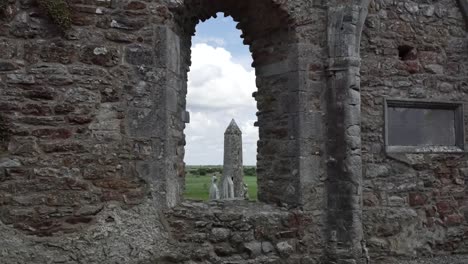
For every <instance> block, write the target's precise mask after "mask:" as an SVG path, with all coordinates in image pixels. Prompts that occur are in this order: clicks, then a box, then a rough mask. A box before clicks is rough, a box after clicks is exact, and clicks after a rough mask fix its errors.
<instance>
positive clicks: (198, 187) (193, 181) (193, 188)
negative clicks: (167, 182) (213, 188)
mask: <svg viewBox="0 0 468 264" xmlns="http://www.w3.org/2000/svg"><path fill="white" fill-rule="evenodd" d="M244 182H245V183H247V185H248V186H249V198H250V200H257V177H255V176H248V175H246V176H244ZM210 184H211V176H201V175H193V174H187V177H186V178H185V193H184V197H185V198H186V199H196V200H205V201H207V200H208V196H209V192H210V191H209V189H210Z"/></svg>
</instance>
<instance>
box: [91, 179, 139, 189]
mask: <svg viewBox="0 0 468 264" xmlns="http://www.w3.org/2000/svg"><path fill="white" fill-rule="evenodd" d="M94 185H95V186H97V187H101V188H106V189H113V190H122V189H133V188H138V184H136V183H133V182H130V181H126V180H122V179H104V180H98V181H95V182H94Z"/></svg>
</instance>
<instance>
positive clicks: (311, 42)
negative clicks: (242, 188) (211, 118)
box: [0, 0, 468, 264]
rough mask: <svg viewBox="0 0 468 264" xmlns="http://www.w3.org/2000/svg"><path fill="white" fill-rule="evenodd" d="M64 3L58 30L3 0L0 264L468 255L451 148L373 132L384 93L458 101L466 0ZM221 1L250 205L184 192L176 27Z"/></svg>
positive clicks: (181, 60) (185, 50) (182, 43)
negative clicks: (249, 123) (246, 88)
mask: <svg viewBox="0 0 468 264" xmlns="http://www.w3.org/2000/svg"><path fill="white" fill-rule="evenodd" d="M67 2H69V4H70V5H71V7H72V8H73V12H72V17H71V21H72V28H71V29H70V30H68V31H66V32H61V31H60V30H59V28H58V27H57V26H56V25H54V23H53V22H52V20H51V19H50V17H49V16H48V14H46V12H44V10H41V9H39V8H38V7H37V5H36V4H35V1H29V0H8V1H3V5H1V6H2V8H3V9H2V10H0V159H1V162H0V163H1V164H2V165H1V166H0V222H1V223H0V238H6V239H0V256H1V260H0V262H6V263H8V264H10V263H21V264H23V263H139V264H142V263H144V264H146V263H162V264H168V263H186V264H188V263H190V264H194V263H198V264H201V263H203V264H207V263H216V264H218V263H365V260H364V259H365V257H366V256H365V254H364V253H363V249H365V248H367V249H368V253H369V255H370V257H371V263H400V262H401V263H410V262H405V261H403V260H405V259H412V258H414V259H418V258H421V257H422V256H432V255H434V256H442V255H447V254H460V256H458V257H455V256H454V257H448V256H447V257H434V259H433V260H426V259H420V260H415V263H418V262H419V263H457V262H461V263H465V262H466V261H465V259H466V258H465V257H464V256H463V254H466V253H467V252H468V243H467V241H468V237H467V234H468V229H467V226H468V225H467V217H468V213H467V212H468V209H467V208H468V205H467V198H466V175H467V174H468V173H466V171H467V170H468V169H467V168H468V162H467V157H466V155H464V154H463V153H458V154H457V153H444V154H440V153H429V152H425V153H399V154H389V153H385V147H384V141H383V136H384V135H383V128H384V120H383V98H384V97H387V98H404V99H412V98H418V99H425V100H436V101H439V100H440V101H462V102H466V101H468V98H467V93H468V85H467V83H468V79H467V76H468V72H467V69H468V66H467V63H468V52H467V47H468V45H466V44H467V38H466V11H467V6H468V4H467V1H466V0H459V1H454V0H440V1H423V0H418V1H416V0H405V1H403V0H396V1H390V0H371V1H365V0H362V1H360V0H353V1H338V0H330V1H305V0H297V1H296V0H295V1H292V0H265V1H239V0H224V1H211V0H185V1H176V0H148V1H139V0H121V1H120V0H119V1H107V0H106V1H100V0H86V1H81V0H70V1H67ZM219 11H223V12H225V13H226V14H228V15H231V16H232V17H233V18H234V20H235V21H238V28H239V29H241V30H242V32H243V34H242V37H243V41H244V43H245V44H246V45H249V48H250V50H251V52H252V57H253V60H254V63H253V66H254V67H255V71H256V77H257V78H256V84H257V87H258V92H256V93H254V97H255V99H256V101H257V108H258V113H257V116H258V121H257V122H256V125H258V127H259V134H260V140H259V142H258V149H257V150H258V155H257V157H258V162H257V174H258V184H259V185H258V199H259V200H260V201H261V202H263V203H259V204H251V203H246V202H245V201H230V202H226V203H221V202H220V203H212V204H200V203H184V202H183V199H182V193H183V191H184V174H185V169H184V165H185V164H184V162H183V159H184V154H185V150H184V146H185V143H186V142H185V136H184V133H183V131H184V128H185V126H186V122H187V121H188V118H187V115H186V110H187V109H186V94H187V82H186V81H187V71H188V70H189V65H190V46H191V37H192V35H193V33H194V32H195V26H196V24H197V23H198V22H199V21H204V20H206V19H208V18H210V17H212V16H214V15H215V14H216V13H217V12H219ZM408 47H410V48H411V49H410V52H407V53H405V52H403V51H404V50H408ZM467 127H468V126H467V121H466V120H465V130H466V129H467ZM465 132H466V131H465ZM465 140H466V139H465ZM362 168H364V170H362ZM361 171H363V172H361ZM161 212H165V214H163V213H161ZM215 229H216V230H215ZM248 243H249V244H248ZM280 243H287V245H289V246H287V245H286V244H280ZM245 245H247V247H246V246H245ZM259 245H261V252H259V250H258V248H259ZM270 245H271V246H270ZM278 245H283V246H284V247H283V246H279V247H278ZM248 248H250V250H249V249H248ZM280 250H281V251H280ZM364 251H365V250H364ZM249 252H250V253H249ZM252 253H254V254H252Z"/></svg>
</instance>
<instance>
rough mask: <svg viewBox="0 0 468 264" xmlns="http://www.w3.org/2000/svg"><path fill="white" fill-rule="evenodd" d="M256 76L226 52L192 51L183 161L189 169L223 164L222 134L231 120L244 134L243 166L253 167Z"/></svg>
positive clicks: (197, 46) (198, 47)
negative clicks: (187, 119) (185, 144)
mask: <svg viewBox="0 0 468 264" xmlns="http://www.w3.org/2000/svg"><path fill="white" fill-rule="evenodd" d="M256 90H257V88H256V86H255V73H254V69H252V68H251V67H249V68H247V69H246V68H245V67H244V66H242V65H241V64H240V63H238V62H236V61H235V60H234V59H233V58H232V55H231V53H230V52H229V51H227V50H225V49H224V48H220V47H218V48H216V47H213V46H211V45H209V44H206V43H198V44H195V45H194V46H193V47H192V67H191V69H190V72H189V81H188V95H187V104H188V105H187V108H188V110H189V111H190V112H191V123H190V124H188V126H187V128H186V130H185V134H186V135H187V147H186V158H185V161H186V163H187V164H190V165H204V164H222V162H223V148H224V147H223V141H224V131H225V129H226V127H227V126H228V125H229V122H230V121H231V119H232V118H234V119H236V121H237V123H238V125H239V126H240V128H241V130H242V132H243V143H244V163H245V164H249V165H251V164H255V163H256V149H257V148H256V146H257V140H258V129H257V128H256V127H254V126H253V124H254V122H255V120H256V115H255V113H256V111H257V108H256V103H255V100H254V98H252V93H253V92H254V91H256Z"/></svg>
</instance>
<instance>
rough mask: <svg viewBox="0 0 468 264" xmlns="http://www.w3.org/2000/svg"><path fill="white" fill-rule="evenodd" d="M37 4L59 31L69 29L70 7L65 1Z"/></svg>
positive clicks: (47, 1)
mask: <svg viewBox="0 0 468 264" xmlns="http://www.w3.org/2000/svg"><path fill="white" fill-rule="evenodd" d="M0 1H4V0H0ZM38 3H39V6H40V7H41V8H42V9H43V10H45V11H46V12H47V14H48V15H49V16H50V18H51V19H52V21H53V22H54V23H55V24H57V26H59V27H60V29H62V30H63V31H65V30H67V29H69V28H70V27H71V12H70V6H69V5H68V3H67V2H66V0H38Z"/></svg>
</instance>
